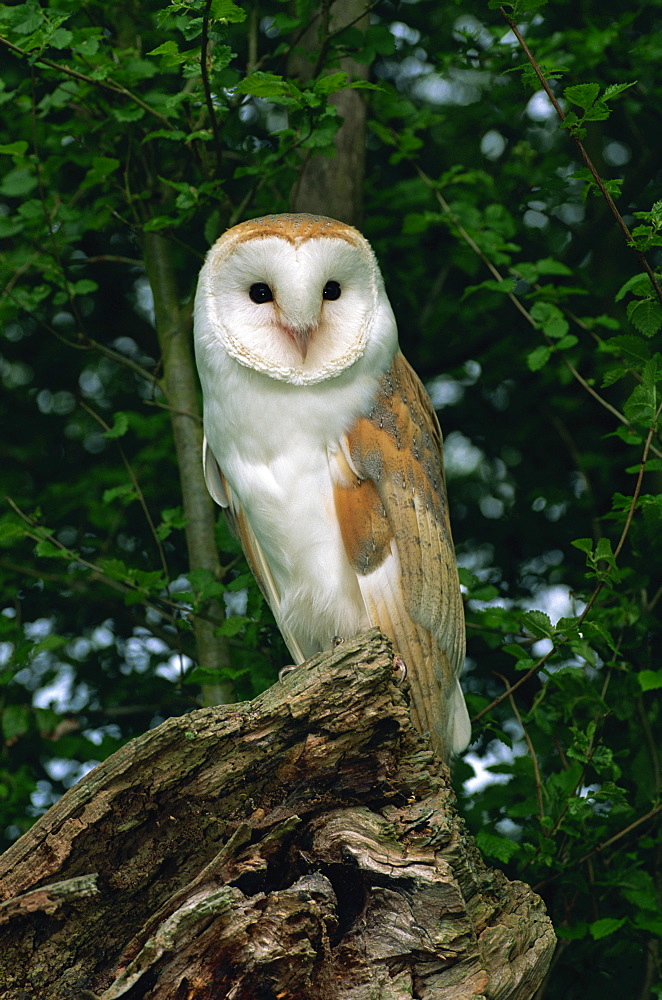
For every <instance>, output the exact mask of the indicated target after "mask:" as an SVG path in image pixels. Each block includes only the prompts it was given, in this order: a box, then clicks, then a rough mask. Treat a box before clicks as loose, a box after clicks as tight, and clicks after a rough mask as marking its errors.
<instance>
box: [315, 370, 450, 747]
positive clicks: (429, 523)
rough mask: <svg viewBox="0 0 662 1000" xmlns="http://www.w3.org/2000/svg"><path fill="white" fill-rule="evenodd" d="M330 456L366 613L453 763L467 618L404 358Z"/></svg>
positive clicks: (426, 407) (419, 391)
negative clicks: (390, 645)
mask: <svg viewBox="0 0 662 1000" xmlns="http://www.w3.org/2000/svg"><path fill="white" fill-rule="evenodd" d="M334 458H335V463H336V468H335V470H334V473H335V475H334V478H335V486H334V499H335V505H336V512H337V515H338V519H339V522H340V527H341V532H342V536H343V542H344V545H345V550H346V552H347V556H348V558H349V560H350V562H351V563H352V565H353V567H354V569H355V570H356V573H357V577H358V581H359V586H360V588H361V593H362V595H363V599H364V601H365V604H366V608H367V611H368V615H369V617H370V619H371V621H372V622H373V623H374V624H377V625H379V626H380V627H381V628H382V629H383V630H384V631H385V632H386V633H387V635H389V636H390V638H391V639H392V640H393V642H394V645H395V648H396V651H397V652H398V653H399V654H400V655H401V656H402V658H403V659H404V661H405V663H406V665H407V670H408V676H409V678H410V682H411V691H412V702H413V705H412V711H413V716H414V721H415V722H416V724H417V725H418V728H419V729H420V730H421V731H422V732H426V731H427V732H429V733H430V735H431V738H432V740H433V743H434V744H435V746H436V748H437V749H441V751H442V754H443V755H444V756H446V757H448V755H449V753H450V751H455V752H457V751H459V750H462V749H464V747H465V746H466V745H467V743H468V742H469V739H470V727H469V718H468V715H467V710H466V706H465V704H464V697H463V695H462V692H461V690H460V687H459V682H458V677H459V673H460V671H461V669H462V664H463V662H464V649H465V638H464V613H463V608H462V598H461V595H460V588H459V582H458V577H457V569H456V564H455V555H454V550H453V541H452V537H451V530H450V521H449V517H448V507H447V502H446V489H445V483H444V474H443V464H442V457H441V431H440V429H439V423H438V421H437V417H436V414H435V412H434V409H433V408H432V404H431V402H430V400H429V398H428V396H427V393H426V392H425V389H424V388H423V386H422V385H421V383H420V381H419V379H418V378H417V376H416V375H415V374H414V372H413V371H412V369H411V368H410V366H409V365H408V363H407V362H406V361H405V359H404V358H403V356H402V355H401V354H399V353H398V354H397V355H396V357H395V359H394V361H393V364H392V366H391V368H390V369H389V370H388V371H387V372H385V373H384V375H382V377H381V379H380V390H379V392H378V395H377V398H376V400H375V402H374V405H373V407H372V409H371V411H370V413H369V414H368V415H367V416H365V417H361V418H359V419H358V420H357V421H356V423H355V424H354V426H353V427H352V428H351V429H350V431H349V433H348V434H347V437H346V440H345V441H344V442H342V443H341V447H340V448H339V449H338V451H337V452H336V453H335V456H334Z"/></svg>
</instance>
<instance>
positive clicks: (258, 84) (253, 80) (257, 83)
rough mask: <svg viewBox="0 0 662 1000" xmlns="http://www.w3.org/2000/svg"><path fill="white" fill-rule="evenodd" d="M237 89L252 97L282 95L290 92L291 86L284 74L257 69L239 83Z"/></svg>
mask: <svg viewBox="0 0 662 1000" xmlns="http://www.w3.org/2000/svg"><path fill="white" fill-rule="evenodd" d="M237 91H238V93H240V94H250V95H251V96H252V97H282V96H283V95H284V94H288V93H289V91H290V86H289V84H288V83H287V82H286V81H285V80H284V79H283V77H282V76H277V75H276V74H275V73H265V72H263V71H262V70H257V72H255V73H251V75H250V76H247V77H245V78H244V79H243V80H242V81H241V83H240V84H238V86H237Z"/></svg>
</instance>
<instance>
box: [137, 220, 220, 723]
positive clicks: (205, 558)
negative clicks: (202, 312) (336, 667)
mask: <svg viewBox="0 0 662 1000" xmlns="http://www.w3.org/2000/svg"><path fill="white" fill-rule="evenodd" d="M143 253H144V258H145V270H146V272H147V277H148V279H149V283H150V286H151V289H152V294H153V296H154V313H155V319H156V332H157V335H158V338H159V345H160V348H161V357H162V361H163V373H164V379H163V383H164V389H165V393H166V397H167V400H168V404H169V406H170V418H171V421H172V430H173V437H174V442H175V451H176V453H177V465H178V468H179V479H180V485H181V490H182V502H183V509H184V517H185V518H186V528H185V532H186V547H187V551H188V560H189V569H192V570H195V569H207V570H209V571H210V573H212V575H213V576H214V577H215V579H217V580H220V579H221V576H222V570H221V564H220V560H219V557H218V549H217V547H216V540H215V528H216V516H217V513H216V506H215V504H214V501H213V500H212V498H211V497H210V495H209V492H208V491H207V487H206V486H205V481H204V477H203V472H202V416H201V413H200V404H199V396H198V381H197V376H196V374H195V364H194V361H193V311H192V306H190V307H188V308H186V307H184V308H182V307H181V306H180V303H179V295H178V289H177V280H176V275H175V267H174V264H173V260H172V245H171V244H170V243H169V241H168V240H167V239H166V238H165V237H164V236H163V234H162V233H156V232H146V233H145V234H144V236H143ZM224 618H225V610H224V607H223V604H222V603H221V602H220V601H218V600H212V601H210V602H209V603H208V605H207V617H205V618H202V617H200V616H196V617H195V618H194V619H193V633H194V635H195V645H196V653H197V659H198V662H199V663H200V664H201V666H203V667H205V668H206V669H207V670H209V671H222V670H223V669H224V668H225V667H227V666H228V663H229V653H228V646H227V640H226V639H225V638H223V637H219V636H216V635H215V634H214V633H215V629H216V627H217V626H218V625H219V624H220V623H221V622H222V621H223V619H224ZM203 698H204V703H205V704H207V705H214V704H221V703H227V702H232V701H234V700H235V699H234V692H233V689H232V685H231V684H230V682H229V681H227V680H222V681H221V680H219V682H218V683H217V684H210V685H205V687H204V688H203Z"/></svg>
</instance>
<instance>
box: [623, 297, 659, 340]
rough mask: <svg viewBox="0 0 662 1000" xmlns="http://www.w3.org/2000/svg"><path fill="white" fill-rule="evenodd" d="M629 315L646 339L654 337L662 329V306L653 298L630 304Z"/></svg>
mask: <svg viewBox="0 0 662 1000" xmlns="http://www.w3.org/2000/svg"><path fill="white" fill-rule="evenodd" d="M627 314H628V319H629V320H630V322H631V323H632V324H633V326H636V328H637V330H639V332H640V333H643V335H644V337H653V336H654V335H655V334H656V333H657V331H658V330H659V329H660V328H662V306H660V304H659V302H657V301H656V300H655V299H653V298H648V299H641V300H640V301H635V302H630V303H628V308H627Z"/></svg>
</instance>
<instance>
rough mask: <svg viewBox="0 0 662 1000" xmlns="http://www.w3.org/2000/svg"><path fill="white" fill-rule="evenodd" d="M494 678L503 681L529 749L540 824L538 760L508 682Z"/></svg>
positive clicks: (504, 679)
mask: <svg viewBox="0 0 662 1000" xmlns="http://www.w3.org/2000/svg"><path fill="white" fill-rule="evenodd" d="M496 676H497V677H498V678H499V679H500V680H502V681H503V684H504V687H505V688H506V693H507V695H508V699H509V701H510V707H511V708H512V710H513V712H514V714H515V718H516V719H517V721H518V722H519V724H520V727H521V730H522V732H523V733H524V739H525V740H526V745H527V747H528V748H529V754H530V755H531V762H532V764H533V773H534V776H535V782H536V797H537V799H538V816H539V817H540V822H541V824H542V821H543V819H544V816H545V806H544V803H543V798H542V778H541V777H540V768H539V767H538V758H537V756H536V752H535V750H534V748H533V743H532V742H531V737H530V736H529V733H528V730H527V729H526V727H525V725H524V723H523V722H522V716H521V715H520V713H519V709H518V708H517V705H516V703H515V699H514V698H513V695H512V690H511V688H510V684H509V683H508V681H507V680H506V678H505V677H503V676H502V675H501V674H497V675H496Z"/></svg>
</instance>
